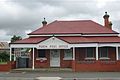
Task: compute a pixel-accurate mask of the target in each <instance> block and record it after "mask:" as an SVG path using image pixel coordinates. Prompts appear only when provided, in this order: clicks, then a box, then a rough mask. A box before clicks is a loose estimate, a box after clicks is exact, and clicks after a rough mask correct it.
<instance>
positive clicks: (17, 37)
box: [11, 35, 22, 43]
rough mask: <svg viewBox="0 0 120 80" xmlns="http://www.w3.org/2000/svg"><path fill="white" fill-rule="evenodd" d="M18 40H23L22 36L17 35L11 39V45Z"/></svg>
mask: <svg viewBox="0 0 120 80" xmlns="http://www.w3.org/2000/svg"><path fill="white" fill-rule="evenodd" d="M17 40H22V37H21V36H16V35H14V36H13V37H12V38H11V43H12V42H15V41H17Z"/></svg>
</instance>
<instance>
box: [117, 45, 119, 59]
mask: <svg viewBox="0 0 120 80" xmlns="http://www.w3.org/2000/svg"><path fill="white" fill-rule="evenodd" d="M118 53H119V52H118V46H116V60H119V56H118Z"/></svg>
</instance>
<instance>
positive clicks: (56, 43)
mask: <svg viewBox="0 0 120 80" xmlns="http://www.w3.org/2000/svg"><path fill="white" fill-rule="evenodd" d="M70 48H71V47H70V44H69V43H67V42H65V41H62V40H60V39H58V38H55V37H52V38H49V39H47V40H45V41H43V42H41V43H39V44H38V45H37V49H70Z"/></svg>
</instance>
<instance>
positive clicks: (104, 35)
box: [82, 34, 118, 36]
mask: <svg viewBox="0 0 120 80" xmlns="http://www.w3.org/2000/svg"><path fill="white" fill-rule="evenodd" d="M82 36H118V34H83V35H82Z"/></svg>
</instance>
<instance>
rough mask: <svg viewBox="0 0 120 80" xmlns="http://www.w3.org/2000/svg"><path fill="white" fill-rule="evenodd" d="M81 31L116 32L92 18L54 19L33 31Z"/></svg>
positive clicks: (49, 32)
mask: <svg viewBox="0 0 120 80" xmlns="http://www.w3.org/2000/svg"><path fill="white" fill-rule="evenodd" d="M79 33H87V34H89V33H98V34H99V33H116V32H115V31H113V30H111V29H109V28H106V27H104V26H102V25H100V24H98V23H96V22H94V21H91V20H78V21H54V22H52V23H50V24H48V25H46V26H43V27H42V28H39V29H37V30H35V31H33V32H32V33H30V34H32V35H34V34H79Z"/></svg>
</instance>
